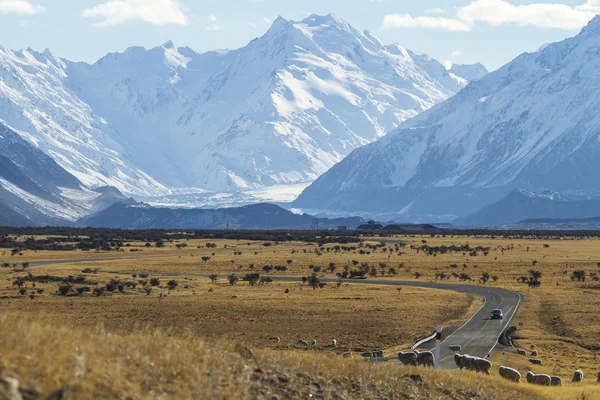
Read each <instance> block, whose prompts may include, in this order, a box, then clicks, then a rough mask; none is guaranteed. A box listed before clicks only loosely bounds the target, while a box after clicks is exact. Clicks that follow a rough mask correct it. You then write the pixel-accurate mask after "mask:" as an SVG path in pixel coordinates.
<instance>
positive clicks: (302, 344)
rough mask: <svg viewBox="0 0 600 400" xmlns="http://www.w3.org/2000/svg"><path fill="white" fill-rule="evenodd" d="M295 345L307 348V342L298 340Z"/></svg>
mask: <svg viewBox="0 0 600 400" xmlns="http://www.w3.org/2000/svg"><path fill="white" fill-rule="evenodd" d="M296 344H299V345H301V346H306V347H308V342H307V341H306V340H302V339H300V340H298V341H297V342H296Z"/></svg>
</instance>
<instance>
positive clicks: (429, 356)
mask: <svg viewBox="0 0 600 400" xmlns="http://www.w3.org/2000/svg"><path fill="white" fill-rule="evenodd" d="M414 353H415V354H416V356H417V365H423V366H425V367H428V366H429V367H433V366H434V364H435V357H434V355H433V353H432V352H431V351H422V352H417V351H415V352H414Z"/></svg>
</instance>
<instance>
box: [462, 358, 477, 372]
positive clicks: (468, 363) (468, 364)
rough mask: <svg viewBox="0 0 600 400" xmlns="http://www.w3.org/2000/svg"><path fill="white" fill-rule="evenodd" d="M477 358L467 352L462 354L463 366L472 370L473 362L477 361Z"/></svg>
mask: <svg viewBox="0 0 600 400" xmlns="http://www.w3.org/2000/svg"><path fill="white" fill-rule="evenodd" d="M475 358H476V357H473V356H470V355H468V354H465V355H463V356H462V364H463V368H464V369H466V370H468V371H471V370H472V369H473V363H474V362H475Z"/></svg>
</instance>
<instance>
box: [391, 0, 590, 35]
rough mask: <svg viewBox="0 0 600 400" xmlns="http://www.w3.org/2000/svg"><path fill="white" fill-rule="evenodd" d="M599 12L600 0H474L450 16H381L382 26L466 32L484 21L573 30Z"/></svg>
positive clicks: (494, 24) (429, 11) (492, 23)
mask: <svg viewBox="0 0 600 400" xmlns="http://www.w3.org/2000/svg"><path fill="white" fill-rule="evenodd" d="M433 10H436V9H428V10H426V12H427V13H429V14H431V13H436V12H435V11H433ZM440 10H441V9H440ZM442 11H443V10H442ZM599 12H600V0H586V2H585V3H583V4H580V5H577V6H570V5H567V4H562V3H554V4H546V3H534V4H525V5H514V4H511V3H509V2H508V1H506V0H475V1H472V2H471V3H469V4H467V5H466V6H464V7H459V8H458V9H457V11H456V16H455V17H453V18H441V17H426V16H418V17H413V16H411V15H410V14H392V15H386V16H385V17H384V19H383V25H382V27H383V28H388V29H390V28H429V29H440V30H445V31H454V32H467V31H471V30H473V27H474V25H475V24H476V23H487V24H489V25H492V26H502V25H507V24H514V25H520V26H534V27H537V28H556V29H569V30H574V29H580V28H582V27H583V26H585V25H586V24H587V23H588V22H589V21H590V20H591V19H592V18H593V17H594V16H595V15H596V13H599Z"/></svg>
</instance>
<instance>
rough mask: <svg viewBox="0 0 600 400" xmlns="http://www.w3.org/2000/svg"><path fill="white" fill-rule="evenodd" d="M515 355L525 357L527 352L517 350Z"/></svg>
mask: <svg viewBox="0 0 600 400" xmlns="http://www.w3.org/2000/svg"><path fill="white" fill-rule="evenodd" d="M517 354H519V355H522V356H527V352H526V351H525V350H523V349H517Z"/></svg>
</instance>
